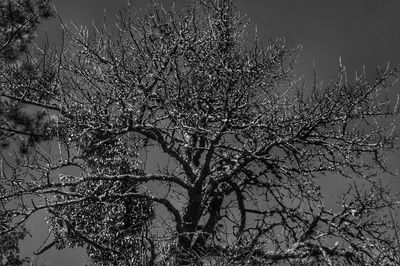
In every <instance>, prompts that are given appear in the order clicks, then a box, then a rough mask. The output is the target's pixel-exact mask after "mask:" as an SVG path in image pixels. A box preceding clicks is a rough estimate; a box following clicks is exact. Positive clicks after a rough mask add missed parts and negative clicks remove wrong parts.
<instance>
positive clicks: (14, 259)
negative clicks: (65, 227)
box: [0, 0, 51, 265]
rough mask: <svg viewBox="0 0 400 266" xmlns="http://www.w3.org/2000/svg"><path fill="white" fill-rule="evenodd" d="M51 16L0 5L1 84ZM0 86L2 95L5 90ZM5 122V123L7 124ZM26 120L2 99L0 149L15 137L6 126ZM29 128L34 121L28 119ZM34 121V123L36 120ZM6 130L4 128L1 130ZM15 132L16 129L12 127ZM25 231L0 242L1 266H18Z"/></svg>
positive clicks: (45, 8)
mask: <svg viewBox="0 0 400 266" xmlns="http://www.w3.org/2000/svg"><path fill="white" fill-rule="evenodd" d="M50 16H51V11H50V8H49V3H48V2H47V1H31V0H4V1H1V2H0V71H1V73H2V74H1V76H2V80H3V78H4V77H5V76H6V74H5V72H6V68H7V66H9V64H12V63H16V62H17V61H18V60H19V59H20V57H22V56H23V55H24V54H26V52H27V51H28V45H29V43H30V42H31V41H32V40H33V38H34V36H35V32H36V30H37V26H38V24H39V23H40V22H41V21H42V20H44V19H47V18H49V17H50ZM19 68H20V72H21V73H22V72H25V70H26V69H27V68H28V65H27V64H25V65H24V67H19ZM0 86H1V94H2V96H3V93H4V90H3V87H2V85H0ZM6 121H7V122H6ZM27 121H28V116H27V115H24V113H23V112H22V110H21V109H19V105H18V104H11V103H10V102H9V101H7V100H5V99H4V97H2V98H1V100H0V124H1V129H0V142H1V144H2V146H3V148H4V147H5V146H7V144H8V143H9V141H8V138H10V137H12V136H13V135H15V132H12V131H10V130H4V129H5V128H6V129H9V128H8V127H7V126H10V125H11V124H14V125H19V126H22V127H23V128H24V129H27V127H28V123H27ZM29 121H30V123H31V124H34V120H31V119H29ZM36 121H37V120H36ZM4 126H6V127H4ZM14 130H15V131H17V128H15V127H14ZM4 187H5V186H3V184H1V185H0V195H4V193H6V192H5V189H4ZM0 217H1V218H0V228H1V231H7V229H8V228H9V227H10V226H11V225H10V219H11V218H12V217H11V216H10V215H8V213H5V212H3V211H0ZM26 233H27V231H26V230H25V229H24V228H17V229H16V230H13V231H10V232H8V233H6V234H2V236H1V238H0V265H21V264H22V263H23V259H22V258H20V256H19V255H18V253H19V247H18V241H19V240H22V239H23V238H24V237H25V235H26Z"/></svg>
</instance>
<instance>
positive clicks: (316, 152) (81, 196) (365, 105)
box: [0, 0, 400, 265]
mask: <svg viewBox="0 0 400 266" xmlns="http://www.w3.org/2000/svg"><path fill="white" fill-rule="evenodd" d="M117 28H118V32H117V33H115V32H110V31H109V30H108V29H107V28H106V27H104V28H101V29H97V28H94V29H93V33H92V34H91V35H89V31H88V30H87V29H79V30H77V31H74V32H73V31H69V30H68V29H67V30H66V32H67V35H68V36H69V38H70V41H71V46H70V47H69V48H68V49H61V50H59V51H58V52H57V53H52V54H50V53H49V52H48V51H47V50H46V51H44V54H43V55H42V57H43V58H44V57H46V58H47V61H46V60H44V62H47V63H46V64H42V65H43V67H42V68H37V69H43V70H46V71H48V72H50V73H56V74H55V75H52V76H51V77H52V78H51V79H49V81H48V82H47V83H45V84H47V85H46V86H39V87H35V88H32V87H30V86H28V85H26V86H25V85H23V86H19V87H17V88H16V87H15V84H14V83H13V80H11V79H10V80H9V82H8V83H6V84H7V86H8V87H6V90H5V91H6V93H7V95H8V97H9V98H12V99H14V100H16V101H17V102H20V103H24V104H26V105H30V106H33V107H35V108H38V109H40V111H41V113H42V114H43V117H44V118H45V120H46V121H47V123H46V124H45V125H46V126H45V127H44V129H45V130H43V132H47V133H46V134H47V135H46V136H47V139H51V141H50V142H49V143H47V144H46V142H43V139H41V138H37V139H35V138H34V139H32V140H31V143H30V145H29V146H28V149H27V152H26V153H25V154H23V155H21V156H23V159H18V160H17V158H15V160H14V161H15V162H10V163H9V165H8V168H7V169H8V170H3V173H4V174H3V175H2V184H4V187H5V190H6V191H7V192H6V193H3V196H2V197H1V198H0V199H1V202H2V204H3V205H2V206H3V207H2V208H3V210H2V211H3V212H7V213H9V215H10V220H12V221H13V224H14V225H15V227H17V226H20V225H23V223H24V222H25V221H26V220H27V219H29V216H30V215H31V214H32V213H34V212H36V211H39V210H42V209H46V210H48V213H49V221H50V226H51V230H52V232H53V235H54V242H53V243H54V244H55V245H56V246H57V247H58V248H63V247H64V246H79V245H82V246H86V247H87V250H88V252H89V254H91V255H92V256H93V258H94V259H95V260H96V261H97V262H98V263H102V264H106V265H107V264H116V265H118V264H120V265H126V264H139V265H146V264H147V265H152V264H155V263H159V264H160V265H164V264H165V265H168V264H178V265H189V264H198V265H201V264H202V263H205V264H207V263H209V264H218V265H219V264H221V265H235V264H237V265H282V264H290V265H344V264H351V265H396V264H398V263H399V262H400V255H399V252H398V250H399V248H400V245H399V244H400V242H399V238H398V229H397V221H396V220H395V218H394V215H393V213H394V212H395V211H397V210H398V204H399V202H398V201H396V198H395V197H393V196H392V194H391V191H390V190H389V189H388V188H387V187H386V186H385V185H384V180H383V178H382V174H383V173H387V172H389V169H388V168H387V166H386V165H385V159H386V158H387V155H388V152H390V151H393V150H395V149H396V148H397V147H398V146H397V145H398V131H397V130H396V125H397V118H398V110H397V102H392V101H389V100H388V95H390V93H391V92H390V89H391V88H392V87H393V84H394V82H395V81H396V79H397V75H398V71H399V70H398V68H389V67H388V68H387V69H381V70H378V73H377V76H376V78H375V79H374V80H372V81H369V80H368V79H367V78H366V77H365V75H360V76H356V78H355V81H354V82H353V83H348V82H347V77H346V73H345V71H344V67H343V66H340V68H339V72H338V77H337V79H336V80H335V81H333V82H331V83H330V84H329V85H328V86H326V87H325V88H322V87H321V86H319V85H318V84H317V83H316V82H315V83H314V85H313V86H312V87H311V88H310V89H307V88H304V87H298V85H297V84H296V83H295V82H294V81H295V79H294V76H293V68H294V66H295V61H296V58H297V57H296V56H297V50H296V48H295V47H292V46H290V45H287V44H286V43H285V42H284V41H282V40H276V41H273V42H271V43H269V44H268V45H262V44H261V43H260V42H259V41H258V40H256V41H255V42H254V43H251V42H249V41H248V40H247V39H246V34H245V23H244V21H243V19H242V18H241V17H240V16H239V15H238V14H237V12H236V10H235V8H234V5H233V3H232V1H231V0H213V1H193V2H192V3H188V4H187V6H186V8H185V9H184V10H183V11H182V12H178V11H174V10H170V11H166V10H165V9H163V8H162V6H160V5H159V4H157V3H155V5H154V8H152V9H151V10H149V13H148V14H146V15H144V16H142V17H140V18H137V19H135V18H134V16H133V15H131V14H130V12H129V10H128V11H126V13H125V14H124V15H123V16H122V17H121V20H120V21H119V24H118V27H117ZM35 69H36V68H35ZM43 95H45V97H43ZM22 133H23V132H22ZM22 133H20V134H22ZM55 147H57V149H55ZM160 154H161V155H160ZM160 156H162V158H161V157H160ZM151 157H152V158H151ZM148 158H149V159H148ZM164 158H165V160H164ZM152 160H153V161H154V160H160V162H159V167H158V169H153V168H149V167H147V163H148V162H150V161H152ZM321 175H331V176H332V178H341V177H345V178H347V179H346V180H349V181H352V182H350V184H351V186H350V187H349V189H348V190H347V192H346V193H344V194H343V195H341V197H340V202H339V205H338V206H337V208H336V209H328V208H327V207H326V206H325V199H324V197H323V195H322V194H321V188H320V187H319V185H317V182H316V178H317V177H319V176H321ZM27 197H28V198H29V199H30V200H29V201H27V200H25V199H26V198H27ZM16 199H18V200H19V204H18V205H12V204H11V205H10V204H7V203H8V202H12V201H15V200H16ZM139 210H140V213H139ZM160 225H161V228H159V226H160ZM49 246H51V245H49ZM49 246H46V247H45V248H44V249H42V251H44V250H46V249H47V247H49ZM42 251H40V252H42Z"/></svg>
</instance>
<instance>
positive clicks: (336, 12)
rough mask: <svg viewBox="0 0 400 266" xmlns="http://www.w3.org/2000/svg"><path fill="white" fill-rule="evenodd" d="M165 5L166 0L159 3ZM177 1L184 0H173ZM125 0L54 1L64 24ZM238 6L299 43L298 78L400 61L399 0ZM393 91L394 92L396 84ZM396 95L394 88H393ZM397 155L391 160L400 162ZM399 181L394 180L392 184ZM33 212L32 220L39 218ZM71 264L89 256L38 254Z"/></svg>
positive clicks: (55, 34)
mask: <svg viewBox="0 0 400 266" xmlns="http://www.w3.org/2000/svg"><path fill="white" fill-rule="evenodd" d="M132 2H133V5H134V6H137V8H135V9H136V11H137V13H140V8H143V7H145V6H146V3H147V1H144V0H133V1H132ZM163 2H164V3H165V5H166V6H168V5H170V3H171V1H163ZM178 2H179V3H182V2H183V1H178ZM125 3H126V0H68V1H66V0H53V4H54V6H55V7H56V9H57V11H58V13H59V15H60V16H61V18H62V19H63V21H64V23H66V24H67V25H68V24H69V23H70V22H71V21H72V22H74V23H75V24H76V25H89V26H90V25H92V24H93V22H94V23H95V24H101V23H102V20H103V17H104V13H105V12H104V10H106V17H107V21H113V20H114V18H115V14H116V12H117V11H118V9H120V8H122V7H124V6H125ZM236 4H237V7H238V10H239V11H240V12H241V13H242V14H246V15H247V17H248V18H249V19H250V21H251V23H250V25H249V31H250V32H254V29H255V25H257V30H258V35H259V37H260V38H261V39H262V40H264V41H266V42H267V41H268V40H270V39H275V38H277V37H284V38H285V39H286V40H287V41H288V42H290V41H293V42H294V43H295V44H301V45H302V46H303V52H302V54H301V56H300V59H299V64H298V66H297V68H296V74H297V75H298V76H304V77H305V80H306V81H307V80H309V79H310V77H311V76H312V73H313V62H315V67H316V71H317V75H318V78H319V79H320V80H323V81H324V82H325V83H326V82H328V81H329V80H330V79H331V78H333V77H335V75H336V73H337V69H338V65H339V57H341V58H342V63H343V64H344V65H345V66H346V69H347V70H348V77H349V79H350V80H351V77H353V74H354V72H355V71H356V70H357V71H359V72H360V71H361V70H362V67H363V66H365V68H366V72H367V75H368V77H369V78H373V76H374V73H375V69H376V66H377V65H381V66H386V64H387V63H388V61H390V63H391V64H393V65H396V64H397V65H398V64H400V30H399V27H400V15H399V12H400V1H399V0H384V1H382V0H350V1H349V0H336V1H332V0H247V1H244V0H242V1H239V0H237V1H236ZM44 29H47V31H48V34H49V37H50V39H51V40H53V41H57V40H58V39H59V36H60V26H59V21H58V20H57V19H53V20H51V21H50V22H48V23H46V24H45V25H43V26H42V30H44ZM396 90H399V89H398V88H396ZM396 94H397V92H396ZM398 157H399V156H394V157H393V164H394V165H395V166H397V165H399V162H400V160H399V158H398ZM397 184H399V183H397ZM40 219H41V216H38V218H37V220H40ZM32 227H33V228H31V229H32V235H33V239H30V240H27V241H25V242H24V244H23V252H24V253H25V255H30V254H32V247H31V246H32V244H33V243H36V244H37V241H38V238H41V237H43V235H45V233H46V230H47V228H46V227H45V225H44V224H42V225H40V223H37V222H35V223H34V226H32ZM42 262H44V263H46V264H48V265H58V266H63V265H64V266H70V265H71V266H72V265H85V263H89V260H88V259H87V258H86V257H85V255H84V252H82V251H79V250H75V251H71V250H69V251H63V252H57V251H55V250H52V251H51V252H50V253H48V254H47V255H46V256H41V257H40V258H38V260H37V264H38V265H40V264H41V263H42Z"/></svg>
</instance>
